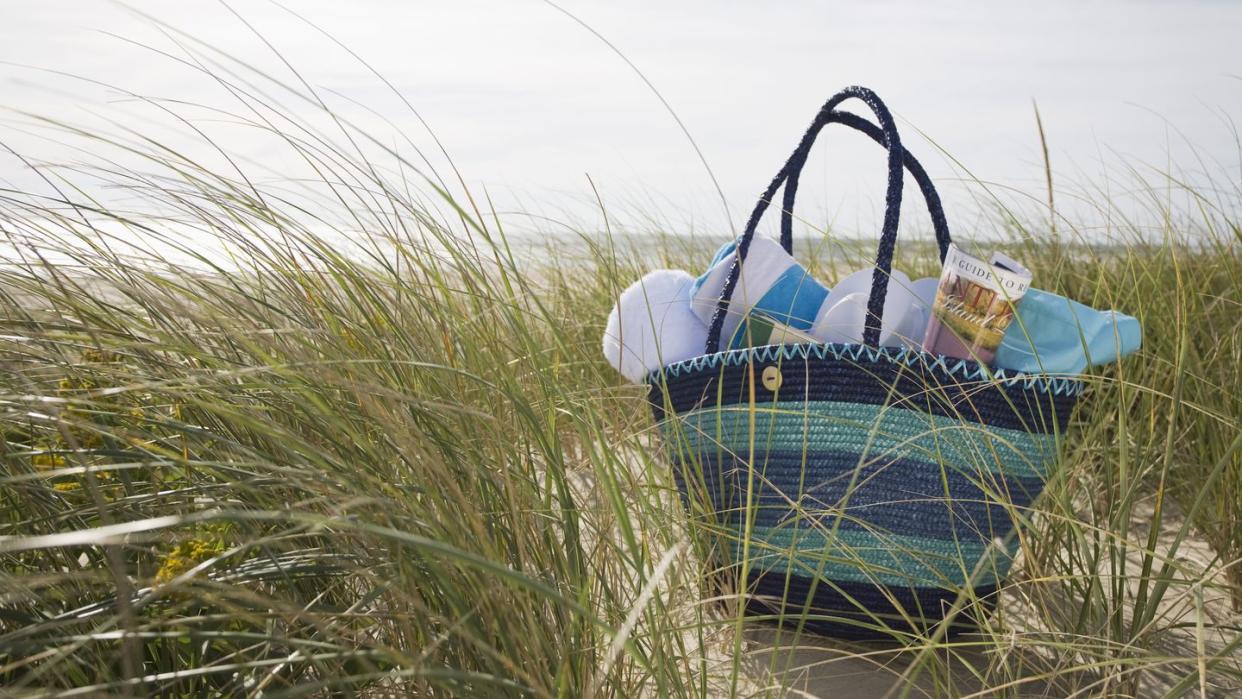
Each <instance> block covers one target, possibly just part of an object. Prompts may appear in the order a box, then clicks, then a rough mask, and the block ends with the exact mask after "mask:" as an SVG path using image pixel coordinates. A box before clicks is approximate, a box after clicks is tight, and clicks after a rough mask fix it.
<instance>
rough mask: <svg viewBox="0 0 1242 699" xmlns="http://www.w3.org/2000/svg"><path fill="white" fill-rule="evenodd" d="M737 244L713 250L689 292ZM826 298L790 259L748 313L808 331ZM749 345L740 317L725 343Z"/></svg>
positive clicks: (700, 284)
mask: <svg viewBox="0 0 1242 699" xmlns="http://www.w3.org/2000/svg"><path fill="white" fill-rule="evenodd" d="M736 248H737V242H736V241H733V242H730V243H726V244H725V245H723V246H722V247H721V248H720V249H719V250H717V251H716V256H715V257H713V258H712V262H711V264H710V265H708V267H707V271H706V272H704V273H703V274H702V275H700V276H699V278H698V279H696V280H695V282H694V284H692V285H691V286H690V296H691V297H693V296H694V295H695V294H697V293H698V291H699V289H701V288H702V287H703V284H705V283H706V282H707V279H708V277H709V276H710V275H711V274H712V272H713V270H715V269H716V267H717V265H720V264H722V263H725V262H726V260H728V258H729V256H730V255H732V254H733V252H734V250H735V249H736ZM748 259H749V258H748ZM827 298H828V289H827V288H826V287H825V286H824V285H823V284H820V283H819V282H818V281H816V280H815V278H814V277H812V276H811V275H810V274H808V273H807V271H806V269H804V268H803V267H802V266H801V265H799V264H796V263H793V264H791V265H790V266H789V268H788V269H786V270H785V271H784V272H783V273H782V274H781V275H780V276H779V277H777V279H776V281H774V282H772V285H771V286H769V287H768V289H767V290H766V291H764V292H763V296H761V297H759V300H758V301H757V302H755V304H754V305H753V306H751V308H750V311H749V312H751V313H753V312H755V311H758V312H760V313H762V314H764V315H766V316H768V317H769V318H771V319H772V320H775V321H778V322H781V323H784V324H786V325H788V326H790V327H792V328H795V329H797V330H805V331H809V330H810V329H811V325H812V324H813V323H814V322H815V316H816V315H818V314H819V309H820V307H821V306H823V305H824V301H825V300H826V299H827ZM747 345H748V343H747V341H746V322H745V320H743V321H742V322H741V323H740V324H739V325H738V328H737V331H736V332H734V333H733V337H732V339H731V340H730V342H729V344H728V347H729V348H730V349H739V348H742V347H746V346H747Z"/></svg>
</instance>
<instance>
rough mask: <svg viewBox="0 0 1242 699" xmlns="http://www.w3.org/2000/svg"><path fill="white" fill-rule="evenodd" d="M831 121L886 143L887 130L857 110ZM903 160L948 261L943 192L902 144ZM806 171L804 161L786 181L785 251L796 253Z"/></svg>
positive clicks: (835, 114) (831, 116)
mask: <svg viewBox="0 0 1242 699" xmlns="http://www.w3.org/2000/svg"><path fill="white" fill-rule="evenodd" d="M827 123H828V124H844V125H845V126H848V127H850V128H851V129H854V130H855V131H861V132H863V133H864V134H866V135H867V136H869V137H870V138H871V140H873V141H875V142H876V143H878V144H880V145H881V146H882V145H884V132H883V131H881V130H880V128H879V127H877V126H876V125H875V124H872V123H871V122H870V121H867V120H866V119H865V118H863V117H860V116H858V115H857V114H854V113H853V112H842V111H835V110H834V111H833V112H832V113H831V114H829V115H828V120H827ZM901 150H902V162H903V164H904V165H905V167H906V172H908V173H910V176H911V177H913V178H914V181H915V183H917V184H918V186H919V191H920V192H922V194H923V201H924V203H925V204H926V206H927V212H928V213H929V214H931V220H932V229H933V230H934V231H935V232H936V243H937V245H938V246H939V247H940V261H941V262H944V257H945V255H947V254H949V243H951V242H953V239H952V238H951V237H950V236H949V222H948V220H947V219H946V218H945V215H944V206H943V205H942V204H941V202H940V194H939V193H938V192H937V191H936V186H935V185H934V184H932V181H931V177H928V175H927V171H926V170H924V169H923V165H922V163H920V162H919V161H918V159H917V158H915V157H914V155H913V154H911V153H910V151H909V150H907V149H905V148H902V149H901ZM809 155H810V150H809V149H808V150H807V151H806V152H805V153H803V154H802V157H803V158H804V159H805V158H806V157H807V156H809ZM801 174H802V164H801V163H799V164H798V166H797V167H796V168H795V169H794V170H793V171H792V172H790V174H789V178H788V179H787V180H786V181H785V188H784V200H783V201H782V202H781V247H783V248H785V252H787V253H789V254H791V255H792V254H793V209H794V198H795V197H796V196H797V194H798V179H799V176H800V175H801Z"/></svg>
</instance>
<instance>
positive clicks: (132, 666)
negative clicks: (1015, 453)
mask: <svg viewBox="0 0 1242 699" xmlns="http://www.w3.org/2000/svg"><path fill="white" fill-rule="evenodd" d="M217 77H218V78H219V79H221V80H227V79H228V78H227V76H219V75H217ZM233 87H235V88H236V90H237V91H238V99H240V100H243V101H245V100H250V101H251V102H252V103H253V104H255V105H260V104H261V105H262V109H264V110H266V109H271V108H273V107H272V105H271V104H270V103H269V102H267V100H266V99H265V98H264V96H263V95H262V94H259V93H253V92H250V91H249V88H248V87H247V86H246V84H244V83H242V82H241V81H237V82H236V83H234V84H233ZM290 89H291V90H299V91H300V92H299V94H302V95H303V96H307V93H306V91H307V90H308V89H309V88H299V87H298V86H296V85H294V86H290ZM308 99H309V97H308ZM325 111H326V107H325ZM256 113H259V110H258V109H256ZM326 113H330V112H326ZM238 118H242V117H240V116H239V117H238ZM246 118H247V119H248V121H249V123H251V124H252V125H254V126H255V127H256V128H264V129H268V130H270V131H271V132H272V133H273V134H276V135H279V136H281V138H282V140H283V143H284V144H285V146H286V147H288V148H290V149H292V150H294V151H295V152H297V153H299V154H300V155H301V156H303V157H304V158H305V159H306V161H307V162H308V163H311V164H312V166H313V169H314V170H315V171H316V172H317V173H318V176H319V179H318V181H316V182H314V183H312V185H313V186H312V187H310V188H309V189H308V191H310V192H313V194H314V196H315V197H317V198H315V199H314V201H315V202H318V203H317V204H311V203H308V202H309V201H311V198H310V197H309V195H308V196H304V197H293V196H291V195H290V194H289V190H288V189H287V188H285V187H284V186H283V185H282V184H270V183H267V184H265V183H264V182H263V181H262V178H259V177H251V176H248V174H249V173H250V170H248V169H247V166H246V165H245V164H244V162H242V161H243V159H241V158H238V159H236V160H229V161H228V162H229V163H230V165H229V166H222V167H211V166H207V165H204V164H200V163H199V162H197V161H196V160H193V159H191V158H189V157H187V156H184V155H182V154H180V153H178V152H177V151H175V150H172V149H168V148H164V147H162V145H161V144H159V143H158V142H154V141H142V140H141V139H137V140H136V139H135V134H134V133H123V134H121V135H119V136H111V135H105V134H99V133H95V132H82V131H80V130H78V129H76V128H75V127H73V126H72V125H70V124H67V123H64V122H60V121H56V120H51V119H44V120H43V121H41V124H42V126H43V127H45V128H49V129H54V130H58V131H59V133H61V134H62V135H63V136H64V137H65V138H75V139H78V140H79V141H81V142H84V143H85V144H87V145H88V146H89V147H90V148H91V149H94V152H97V153H104V152H114V151H123V152H124V153H125V154H126V156H127V157H129V158H131V159H136V160H137V164H128V165H125V166H120V165H118V166H115V167H104V166H103V165H94V166H90V167H87V166H82V165H78V166H75V167H74V168H69V169H66V168H53V167H48V166H43V165H35V164H34V163H33V162H32V166H35V167H39V168H41V171H42V172H45V173H46V176H47V180H46V182H47V184H48V187H47V188H46V190H44V191H40V192H18V191H11V190H10V191H5V192H4V193H3V196H2V201H0V229H2V230H3V231H4V236H5V237H4V242H5V243H6V244H7V246H8V248H7V250H6V253H5V260H4V264H3V266H2V267H0V428H2V429H3V435H4V439H3V441H2V442H0V445H2V446H0V687H3V689H2V690H0V694H2V695H4V696H22V697H25V696H30V697H33V696H105V695H106V696H126V695H148V694H159V695H166V696H212V695H224V696H253V697H259V696H263V697H277V696H281V697H283V696H355V695H357V696H414V695H420V696H421V695H427V696H536V697H579V696H674V697H691V696H697V697H710V696H721V695H725V694H728V693H736V694H751V695H775V694H779V693H781V692H782V691H783V689H782V688H783V686H784V685H787V684H789V683H790V682H795V680H790V679H789V677H788V673H786V672H785V670H787V669H788V667H789V666H790V665H791V663H792V660H791V658H792V654H788V653H781V652H771V651H772V650H773V648H774V647H775V648H776V650H777V651H779V650H780V649H782V648H798V647H799V646H800V645H802V644H803V643H807V644H812V643H820V641H817V640H814V639H811V638H809V637H800V636H793V635H791V634H786V635H785V637H784V638H783V639H782V640H780V641H779V642H778V643H777V644H775V646H773V645H772V644H770V643H768V644H766V645H764V644H765V643H766V642H763V643H761V642H759V641H757V640H756V636H755V631H754V630H753V628H752V627H753V626H754V625H753V624H749V623H747V624H743V623H741V617H740V616H739V615H740V611H739V610H740V608H741V605H739V604H738V602H739V600H740V595H744V594H745V591H744V590H741V591H739V590H735V589H729V588H728V587H727V586H725V587H720V586H717V585H715V584H714V583H713V582H712V580H713V579H712V578H711V577H709V576H705V572H706V570H707V568H708V567H709V563H708V562H707V560H706V558H707V556H705V555H704V552H705V551H710V550H711V546H712V545H713V543H712V541H713V536H712V533H711V532H710V531H702V530H700V529H698V528H696V527H692V526H688V525H687V522H688V520H687V518H686V515H685V513H684V512H683V510H682V507H681V503H680V501H679V499H678V497H677V493H676V488H675V485H674V482H673V479H672V474H671V472H670V470H669V466H668V461H667V458H666V456H667V455H666V453H665V452H664V447H663V446H662V444H661V441H660V440H659V439H658V437H657V436H656V432H655V429H654V425H653V423H652V419H651V416H650V413H649V410H648V407H647V404H646V397H645V391H644V389H642V388H641V387H637V386H630V385H623V384H622V382H621V380H620V379H619V377H618V376H617V375H616V374H615V373H614V372H613V371H612V369H611V368H610V367H609V366H608V365H607V364H606V363H605V361H604V359H603V357H602V354H601V352H600V336H601V332H602V325H603V320H604V317H605V315H606V313H607V311H608V309H609V307H610V306H611V304H612V302H613V299H615V297H616V295H617V294H618V293H619V291H620V290H621V289H622V288H624V287H625V286H626V285H628V284H629V283H631V282H632V281H633V280H635V279H636V278H637V277H638V276H640V275H641V274H642V273H643V272H644V271H645V270H646V269H647V268H650V267H652V266H656V265H661V266H670V267H679V268H685V269H691V270H697V269H699V268H701V267H702V265H703V264H704V262H705V261H706V259H707V256H708V254H709V253H710V246H704V244H702V243H691V242H687V241H686V239H684V238H681V237H679V236H677V235H676V234H677V233H678V231H676V230H655V231H646V233H649V234H648V235H644V236H642V237H638V236H635V235H630V234H624V233H622V232H620V231H618V230H614V227H615V226H617V223H616V221H615V220H614V219H612V218H611V217H608V216H607V215H606V214H603V215H602V217H601V220H602V221H603V223H601V225H600V226H599V227H598V229H591V230H585V229H584V230H578V231H570V232H560V233H558V234H557V235H555V236H551V237H550V238H548V239H538V238H535V239H532V238H530V237H525V238H522V237H518V236H513V235H509V234H507V233H506V231H505V230H504V228H503V226H501V224H500V223H499V222H500V221H502V220H503V219H502V218H498V217H495V216H493V215H492V214H493V212H492V211H490V208H489V206H488V204H487V199H486V197H485V196H482V195H481V194H480V195H479V196H470V193H469V192H466V191H464V190H460V189H459V188H457V187H455V186H453V184H452V183H453V178H452V177H446V178H444V179H440V178H438V177H436V176H434V175H433V174H431V173H428V172H426V171H425V170H420V169H419V167H417V166H416V164H415V163H412V162H408V161H406V160H404V159H403V157H402V156H401V154H400V153H399V152H397V151H395V150H389V149H388V147H387V146H384V145H383V143H384V141H383V140H382V139H368V138H367V137H366V135H365V134H364V133H360V132H358V131H355V130H354V129H352V127H350V126H349V125H348V124H345V123H339V122H338V123H337V124H336V125H335V128H338V129H339V132H336V133H335V135H334V136H327V135H324V134H323V133H321V132H317V131H314V130H312V129H310V128H306V127H304V126H303V125H301V124H299V123H297V122H295V121H294V120H292V119H289V120H287V121H281V120H279V119H276V118H275V117H270V116H265V117H263V118H259V117H256V116H253V115H251V116H248V117H246ZM342 141H343V142H344V143H345V145H342ZM359 143H362V144H366V145H367V146H368V147H369V148H371V149H373V150H377V151H378V152H380V153H381V154H382V155H384V156H385V157H390V158H391V159H392V160H393V161H394V162H396V163H397V165H396V166H395V167H380V166H378V165H377V164H376V163H377V160H376V158H375V157H374V156H371V157H368V156H367V155H366V154H365V150H366V149H365V148H363V147H358V144H359ZM223 152H225V153H227V151H223ZM101 157H102V156H101ZM394 172H395V173H396V174H394ZM409 173H421V174H419V175H418V176H417V177H414V179H415V180H417V183H416V184H413V185H412V184H410V182H408V181H404V180H403V178H402V175H404V174H409ZM75 178H90V179H93V180H95V181H100V180H102V181H103V182H104V183H105V184H107V185H108V186H110V187H111V188H113V189H114V190H121V191H123V192H124V193H125V194H126V195H127V198H126V199H125V203H124V204H123V205H121V204H117V203H109V202H106V201H100V200H97V199H94V198H92V196H91V195H90V194H89V193H88V191H89V190H88V189H86V188H85V187H77V186H75V185H74V184H73V182H74V179H75ZM1135 186H1136V187H1142V186H1146V187H1149V188H1151V190H1152V191H1153V192H1154V191H1156V188H1157V187H1173V188H1176V187H1177V183H1175V182H1173V183H1170V182H1169V181H1165V182H1162V183H1160V184H1159V185H1151V184H1143V183H1142V182H1136V183H1135ZM1179 191H1180V192H1181V193H1182V194H1184V195H1186V196H1188V197H1190V198H1191V199H1192V200H1193V201H1195V202H1197V204H1198V214H1197V215H1195V216H1187V215H1174V214H1173V212H1172V211H1171V210H1168V209H1165V208H1163V207H1164V204H1163V203H1162V202H1164V199H1163V198H1162V197H1160V196H1158V195H1154V196H1153V197H1152V200H1151V201H1152V203H1151V214H1152V215H1151V216H1150V217H1149V221H1148V222H1146V223H1142V224H1140V223H1138V222H1132V221H1125V220H1120V221H1119V222H1117V223H1116V224H1115V225H1114V226H1113V227H1111V228H1110V229H1109V230H1106V231H1092V232H1091V234H1090V235H1087V234H1086V233H1083V232H1081V231H1076V230H1075V228H1074V227H1073V224H1072V222H1069V221H1061V222H1060V224H1059V226H1058V228H1059V231H1060V233H1059V235H1057V236H1054V237H1052V238H1051V239H1050V238H1049V237H1048V236H1045V235H1042V233H1043V232H1045V231H1046V229H1047V223H1046V222H1038V221H1035V220H1026V221H1024V220H1023V219H1022V218H1017V217H1013V216H1007V215H1005V214H1004V212H1002V213H1001V214H997V215H996V216H995V217H992V218H989V219H988V221H987V225H988V226H989V227H990V228H989V230H988V234H989V235H990V236H994V237H995V236H1000V237H1002V238H1005V239H1008V240H1012V241H1015V243H1014V244H1012V245H1009V246H1007V247H1006V249H1007V250H1008V251H1009V252H1010V254H1012V256H1014V257H1016V258H1018V259H1020V260H1023V261H1024V262H1025V263H1026V264H1028V266H1029V267H1030V268H1031V269H1032V271H1033V272H1034V274H1035V278H1036V280H1037V285H1038V286H1039V287H1040V288H1045V289H1049V290H1053V291H1057V292H1060V293H1064V294H1066V295H1068V296H1070V297H1072V298H1075V299H1078V300H1080V301H1082V302H1084V303H1087V304H1089V305H1092V306H1095V307H1098V308H1116V309H1119V310H1122V311H1124V312H1126V313H1129V314H1132V315H1134V316H1136V317H1138V318H1139V319H1140V320H1141V322H1142V324H1143V327H1144V329H1145V332H1144V347H1143V350H1142V351H1141V352H1139V353H1138V354H1137V355H1136V356H1134V357H1132V358H1129V359H1127V360H1125V361H1123V362H1121V363H1120V364H1117V365H1114V366H1109V367H1106V368H1103V369H1100V370H1096V371H1093V372H1092V373H1091V375H1090V376H1088V377H1087V379H1086V380H1087V383H1088V390H1087V393H1086V395H1085V397H1084V399H1083V400H1082V401H1081V404H1080V406H1079V408H1078V409H1077V411H1076V413H1075V415H1074V417H1073V420H1072V422H1071V426H1070V429H1069V432H1068V434H1067V435H1066V440H1065V447H1064V455H1063V460H1062V463H1061V465H1060V468H1059V469H1058V470H1057V472H1056V474H1055V476H1054V477H1053V478H1052V479H1051V481H1050V483H1049V486H1048V489H1047V491H1046V493H1045V495H1044V496H1043V497H1042V498H1041V499H1040V500H1039V501H1037V503H1036V505H1035V507H1034V509H1033V511H1031V512H1026V513H1022V517H1023V518H1024V520H1025V525H1026V526H1025V528H1024V529H1023V534H1022V558H1021V560H1020V562H1019V563H1018V565H1017V566H1016V568H1015V571H1014V574H1013V575H1012V576H1011V580H1010V583H1009V585H1008V586H1007V587H1006V588H1005V589H1004V591H1003V597H1002V603H1001V606H1000V609H999V610H998V611H997V612H996V613H995V614H990V615H988V614H984V615H983V616H984V623H983V624H982V628H981V630H980V632H979V633H978V634H973V635H968V636H964V637H957V638H954V639H951V640H950V639H947V638H945V637H944V636H943V635H941V634H940V633H937V632H931V633H928V634H926V635H922V636H918V635H916V636H911V635H910V634H909V632H908V631H907V632H905V633H902V634H896V633H895V634H894V635H895V637H899V638H900V642H898V643H894V644H891V645H881V646H874V645H872V646H851V645H848V644H838V645H837V646H836V647H837V648H838V649H841V653H840V655H838V656H834V658H839V659H850V658H854V659H858V658H864V659H869V660H870V661H873V662H875V663H877V664H883V665H884V666H885V667H886V668H887V669H888V671H890V672H892V673H894V676H893V695H894V696H924V695H926V694H927V693H931V694H933V695H941V696H957V695H963V696H965V695H972V694H973V695H975V696H1018V695H1022V694H1023V693H1029V692H1035V693H1037V695H1043V696H1058V697H1063V696H1137V695H1144V696H1146V695H1153V696H1161V695H1168V696H1181V695H1188V696H1200V695H1202V696H1227V695H1229V694H1230V693H1231V692H1234V691H1238V690H1239V687H1242V653H1240V652H1239V646H1240V645H1242V617H1240V616H1239V613H1238V612H1239V609H1240V608H1242V563H1240V561H1242V524H1240V519H1239V518H1240V515H1239V513H1240V512H1242V423H1240V420H1242V418H1240V416H1242V371H1239V367H1240V366H1242V260H1240V259H1239V252H1240V250H1242V219H1240V218H1239V217H1238V216H1237V211H1238V208H1237V204H1238V203H1239V195H1238V193H1237V192H1236V191H1234V192H1232V193H1229V192H1226V193H1225V194H1221V192H1220V191H1219V190H1217V191H1214V192H1212V193H1211V195H1210V196H1209V195H1208V194H1203V193H1200V192H1198V191H1196V190H1193V189H1190V188H1182V189H1180V190H1179ZM1100 205H1101V206H1106V205H1107V202H1105V201H1100ZM316 207H322V208H316ZM1150 221H1155V222H1156V223H1155V224H1154V225H1150ZM187 232H188V234H187ZM972 233H973V231H971V230H958V231H957V235H958V237H959V239H962V240H968V239H970V238H971V236H972ZM1037 233H1040V234H1037ZM828 235H829V237H830V239H831V232H828ZM364 236H365V237H364ZM135 238H142V239H144V240H157V241H159V245H153V246H147V247H145V248H143V249H142V251H138V249H136V248H134V247H133V244H132V241H133V240H134V239H135ZM204 241H210V244H204ZM838 247H839V249H840V250H851V251H856V250H858V249H860V248H858V246H856V245H854V244H853V243H849V244H846V243H842V244H841V245H840V246H838ZM221 250H227V251H228V253H229V256H228V257H227V258H225V257H223V256H222V254H221V253H220V251H221ZM174 253H175V254H174ZM821 253H822V249H821ZM925 253H926V249H925V246H923V247H919V246H907V247H906V248H903V250H902V252H901V259H900V260H899V262H898V266H899V267H901V268H902V269H903V270H906V271H907V272H909V273H910V275H911V276H912V277H914V276H923V275H926V274H934V273H935V272H936V270H935V269H934V260H933V259H931V256H930V255H927V254H925ZM858 254H859V253H857V252H849V253H842V255H844V257H845V258H847V259H848V260H849V261H850V262H856V261H858V260H853V259H852V258H850V255H858ZM834 255H835V253H834ZM863 256H864V257H865V253H863ZM812 257H814V255H812ZM859 259H860V260H861V259H863V258H859ZM809 263H810V265H811V267H812V269H813V270H815V271H817V272H818V273H820V274H821V275H822V277H823V278H824V279H825V281H827V282H829V283H831V282H833V281H835V278H834V276H833V275H834V274H835V273H836V271H838V270H839V269H840V268H841V267H840V265H841V259H839V257H837V256H834V257H831V258H829V257H825V256H824V255H822V254H821V255H820V256H819V257H817V258H815V259H812V260H809ZM862 264H866V262H865V261H863V262H862ZM979 603H980V602H979V600H974V599H972V598H971V593H970V592H969V591H968V590H967V591H964V593H963V607H964V608H967V609H975V608H976V607H977V605H978V604H979ZM764 628H771V627H764ZM760 651H763V653H760ZM757 658H761V659H757ZM833 662H836V660H832V661H825V664H826V665H828V666H829V669H831V665H832V663H833ZM929 687H930V689H928V688H929ZM806 691H811V689H807V690H806Z"/></svg>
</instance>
